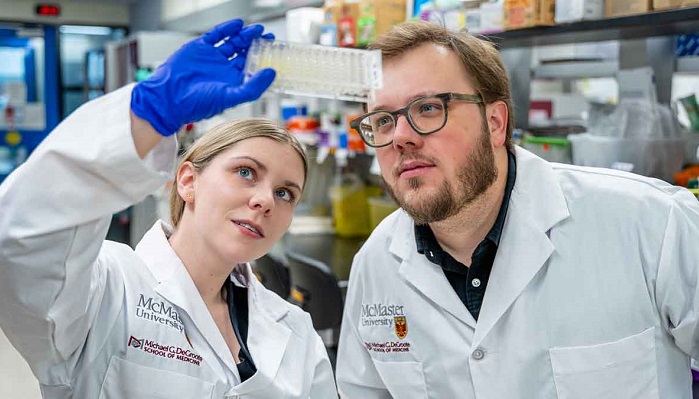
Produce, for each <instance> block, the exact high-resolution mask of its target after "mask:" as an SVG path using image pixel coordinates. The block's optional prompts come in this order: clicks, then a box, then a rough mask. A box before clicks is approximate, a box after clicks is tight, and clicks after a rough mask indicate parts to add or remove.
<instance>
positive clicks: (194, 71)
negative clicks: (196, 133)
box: [131, 19, 276, 136]
mask: <svg viewBox="0 0 699 399" xmlns="http://www.w3.org/2000/svg"><path fill="white" fill-rule="evenodd" d="M263 29H264V28H263V27H262V26H261V25H250V26H246V27H243V21H242V20H240V19H234V20H232V21H228V22H224V23H222V24H220V25H218V26H216V27H215V28H214V29H212V30H211V31H209V32H207V33H205V34H204V35H202V36H200V37H199V38H197V39H194V40H192V41H190V42H189V43H187V44H185V45H184V46H182V48H180V49H179V50H177V52H175V53H174V54H173V55H171V56H170V58H168V60H167V61H165V63H164V64H163V65H161V66H160V67H158V69H157V70H156V71H155V73H153V75H151V76H150V77H149V78H148V79H147V80H144V81H143V82H140V83H138V84H136V86H135V87H134V89H133V92H132V94H131V110H132V111H133V112H134V113H135V114H136V115H137V116H138V117H139V118H141V119H144V120H146V121H148V122H150V124H151V125H152V126H153V128H155V130H157V131H158V132H159V133H160V134H162V135H163V136H170V135H172V134H174V133H176V132H177V131H178V130H179V129H180V127H181V126H183V125H185V124H187V123H191V122H196V121H199V120H202V119H206V118H209V117H212V116H214V115H216V114H218V113H220V112H222V111H223V110H225V109H227V108H230V107H233V106H236V105H238V104H241V103H244V102H247V101H253V100H256V99H257V98H259V97H260V96H261V95H262V93H263V92H264V91H265V90H266V89H267V88H268V87H269V86H270V85H271V84H272V81H273V80H274V77H275V76H276V74H275V72H274V70H272V69H264V70H261V71H259V72H258V73H256V74H255V75H254V76H252V77H251V78H250V79H249V80H248V81H247V82H245V83H243V80H244V71H243V70H244V68H245V60H246V58H247V51H248V48H249V47H250V43H251V42H252V40H253V39H256V38H258V37H264V38H266V39H273V38H274V36H272V35H271V34H266V35H264V36H263V35H262V31H263ZM219 42H221V43H220V45H218V46H215V45H216V44H218V43H219Z"/></svg>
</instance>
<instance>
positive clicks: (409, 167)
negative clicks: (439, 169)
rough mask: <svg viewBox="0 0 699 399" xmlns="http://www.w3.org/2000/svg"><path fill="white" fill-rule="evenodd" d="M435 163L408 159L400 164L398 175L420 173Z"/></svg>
mask: <svg viewBox="0 0 699 399" xmlns="http://www.w3.org/2000/svg"><path fill="white" fill-rule="evenodd" d="M433 166H434V164H432V163H430V162H426V161H406V162H403V163H401V164H400V166H399V167H398V170H397V173H396V175H397V176H398V177H402V176H404V175H415V174H420V173H421V172H422V170H423V169H426V168H431V167H433Z"/></svg>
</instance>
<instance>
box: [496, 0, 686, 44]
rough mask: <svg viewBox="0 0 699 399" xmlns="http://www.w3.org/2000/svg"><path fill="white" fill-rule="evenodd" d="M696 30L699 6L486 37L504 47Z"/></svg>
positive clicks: (666, 34) (669, 33)
mask: <svg viewBox="0 0 699 399" xmlns="http://www.w3.org/2000/svg"><path fill="white" fill-rule="evenodd" d="M695 32H699V7H694V8H680V9H675V10H667V11H655V12H649V13H646V14H639V15H630V16H625V17H619V18H607V19H598V20H592V21H580V22H571V23H566V24H559V25H555V26H540V27H533V28H526V29H517V30H511V31H505V32H500V33H495V34H492V35H487V36H488V37H489V38H490V39H491V40H493V41H494V42H495V43H497V44H498V45H499V46H500V48H503V49H505V48H514V47H531V46H543V45H550V44H565V43H583V42H598V41H603V40H632V39H643V38H647V37H654V36H672V35H681V34H685V33H695Z"/></svg>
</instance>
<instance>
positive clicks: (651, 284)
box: [337, 148, 699, 399]
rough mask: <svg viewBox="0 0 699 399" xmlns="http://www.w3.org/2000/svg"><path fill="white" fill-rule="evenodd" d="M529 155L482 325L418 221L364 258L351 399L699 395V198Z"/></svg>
mask: <svg viewBox="0 0 699 399" xmlns="http://www.w3.org/2000/svg"><path fill="white" fill-rule="evenodd" d="M516 157H517V178H516V183H515V186H514V190H513V192H512V197H511V201H510V204H509V210H508V213H507V219H506V221H505V227H504V231H503V233H502V237H501V241H500V246H499V249H498V251H497V256H496V258H495V262H494V265H493V269H492V273H491V275H490V279H489V281H488V286H487V290H486V293H485V298H484V302H483V306H482V308H481V311H480V316H479V319H478V322H477V323H476V322H475V320H474V319H473V317H472V316H471V314H470V313H469V312H468V310H467V309H466V307H465V306H464V305H463V303H462V302H461V301H460V300H459V297H458V296H457V295H456V293H455V292H454V289H452V287H451V286H450V284H449V282H448V281H447V279H446V277H445V276H444V273H443V272H442V270H441V269H440V267H439V266H437V265H435V264H433V263H431V262H429V261H428V260H427V259H426V258H425V256H424V255H421V254H419V253H418V252H417V251H416V247H415V235H414V230H413V222H412V221H411V219H410V218H409V217H408V216H407V215H406V214H405V213H404V212H402V211H400V210H399V211H397V212H396V213H394V214H392V215H391V216H389V217H388V218H387V219H386V220H384V221H383V222H382V223H381V224H380V225H379V226H378V228H377V229H376V230H375V232H374V233H373V234H372V236H371V237H370V238H369V239H368V241H367V242H366V244H365V245H364V247H363V248H362V249H361V251H360V252H359V253H358V254H357V255H356V257H355V259H354V264H353V266H352V272H351V276H350V280H349V291H348V294H347V301H346V307H345V314H344V320H343V324H342V332H341V336H340V347H339V354H338V364H337V382H338V389H339V391H340V396H341V397H347V398H353V399H354V398H362V399H371V398H388V397H390V396H391V395H392V396H393V397H394V398H401V399H410V398H434V399H442V398H460V399H469V398H478V399H503V398H507V399H518V398H519V399H532V398H536V399H554V398H558V399H569V398H581V399H582V398H586V399H658V398H673V399H689V398H691V375H690V369H689V363H690V355H691V356H694V357H699V328H698V326H699V321H698V320H699V319H698V316H699V202H697V200H696V198H694V197H693V196H692V195H691V194H690V193H689V192H688V191H687V190H684V189H679V188H677V187H673V186H670V185H668V184H666V183H664V182H660V181H658V180H654V179H648V178H644V177H641V176H637V175H632V174H627V173H619V172H616V171H612V170H605V169H586V168H580V167H576V166H569V165H557V164H553V165H552V164H549V163H547V162H545V161H543V160H541V159H540V158H537V157H535V156H534V155H532V154H531V153H528V152H526V151H524V150H522V149H521V148H517V149H516Z"/></svg>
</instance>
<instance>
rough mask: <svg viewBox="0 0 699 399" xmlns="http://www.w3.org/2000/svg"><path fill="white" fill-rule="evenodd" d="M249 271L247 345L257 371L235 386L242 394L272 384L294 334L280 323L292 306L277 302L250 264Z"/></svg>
mask: <svg viewBox="0 0 699 399" xmlns="http://www.w3.org/2000/svg"><path fill="white" fill-rule="evenodd" d="M246 273H247V281H248V282H249V283H248V284H247V286H248V307H249V309H250V312H249V322H248V323H249V325H248V342H247V344H248V348H249V349H250V354H251V355H252V359H253V361H254V362H255V366H257V372H256V373H255V375H254V376H252V377H251V378H250V379H249V380H247V381H245V382H244V383H243V384H241V385H239V386H237V387H236V388H235V389H234V391H235V392H236V393H239V394H249V393H251V392H253V391H255V390H258V389H261V388H263V387H265V386H266V385H269V384H270V383H272V381H273V380H274V377H275V376H276V375H277V372H278V371H279V367H280V366H281V363H282V359H283V358H284V353H285V352H286V348H287V345H288V344H289V338H290V336H291V329H289V327H287V326H286V325H285V324H284V323H280V320H282V319H283V318H284V317H285V316H286V315H287V314H288V313H289V310H288V308H287V307H286V306H280V305H279V304H275V303H274V299H275V298H273V297H272V295H273V294H271V293H270V292H268V291H266V289H265V288H264V287H263V286H262V284H260V282H259V281H257V279H256V278H255V277H254V274H253V273H252V269H251V268H250V265H249V264H248V265H246ZM277 299H278V298H277ZM299 367H300V366H299Z"/></svg>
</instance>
